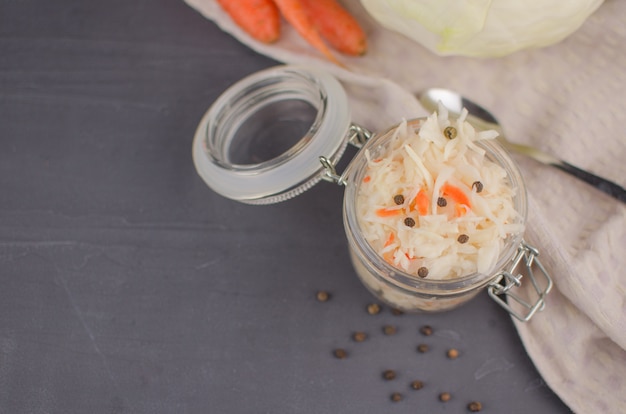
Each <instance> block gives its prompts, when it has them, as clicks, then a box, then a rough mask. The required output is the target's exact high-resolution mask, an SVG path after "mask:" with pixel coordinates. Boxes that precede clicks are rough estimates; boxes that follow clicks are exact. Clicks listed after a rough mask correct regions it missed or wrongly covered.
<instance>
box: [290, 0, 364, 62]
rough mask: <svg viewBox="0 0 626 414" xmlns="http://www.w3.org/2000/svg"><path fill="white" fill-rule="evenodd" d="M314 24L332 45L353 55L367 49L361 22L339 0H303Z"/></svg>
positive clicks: (342, 51)
mask: <svg viewBox="0 0 626 414" xmlns="http://www.w3.org/2000/svg"><path fill="white" fill-rule="evenodd" d="M302 2H303V4H304V6H305V7H306V8H307V10H308V11H309V16H310V18H311V20H312V21H313V24H314V25H315V27H316V28H317V30H319V32H320V34H321V35H322V37H323V38H324V39H325V40H326V41H327V42H328V43H330V45H331V46H332V47H334V48H335V49H337V50H338V51H340V52H341V53H345V54H347V55H351V56H360V55H363V54H364V53H365V52H366V51H367V38H366V36H365V32H364V31H363V28H361V25H359V22H357V20H356V19H355V18H354V17H353V16H352V15H351V14H350V13H349V12H348V11H347V10H346V9H344V8H343V7H342V6H341V4H339V3H338V2H337V0H302Z"/></svg>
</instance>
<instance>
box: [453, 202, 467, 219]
mask: <svg viewBox="0 0 626 414" xmlns="http://www.w3.org/2000/svg"><path fill="white" fill-rule="evenodd" d="M466 213H467V207H465V206H464V205H463V204H456V205H455V206H454V215H455V216H456V217H463V216H464V215H465V214H466Z"/></svg>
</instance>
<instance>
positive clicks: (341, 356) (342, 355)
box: [333, 348, 348, 359]
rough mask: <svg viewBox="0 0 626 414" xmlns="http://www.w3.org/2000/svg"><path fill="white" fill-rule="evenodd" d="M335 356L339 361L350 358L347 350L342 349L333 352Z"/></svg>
mask: <svg viewBox="0 0 626 414" xmlns="http://www.w3.org/2000/svg"><path fill="white" fill-rule="evenodd" d="M333 355H335V358H337V359H346V358H347V357H348V353H347V352H346V350H345V349H341V348H337V349H335V350H334V351H333Z"/></svg>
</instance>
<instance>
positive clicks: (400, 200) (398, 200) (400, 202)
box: [393, 194, 404, 206]
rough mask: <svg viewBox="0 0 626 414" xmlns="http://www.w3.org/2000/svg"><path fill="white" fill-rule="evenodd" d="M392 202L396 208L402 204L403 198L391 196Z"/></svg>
mask: <svg viewBox="0 0 626 414" xmlns="http://www.w3.org/2000/svg"><path fill="white" fill-rule="evenodd" d="M393 202H394V203H396V205H398V206H399V205H402V204H404V196H403V195H402V194H398V195H395V196H393Z"/></svg>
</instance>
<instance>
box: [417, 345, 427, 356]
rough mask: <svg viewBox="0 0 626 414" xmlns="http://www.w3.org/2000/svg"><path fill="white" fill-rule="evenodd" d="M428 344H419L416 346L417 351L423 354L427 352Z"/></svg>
mask: <svg viewBox="0 0 626 414" xmlns="http://www.w3.org/2000/svg"><path fill="white" fill-rule="evenodd" d="M428 349H429V348H428V345H426V344H419V345H418V346H417V352H419V353H421V354H425V353H426V352H428Z"/></svg>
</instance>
